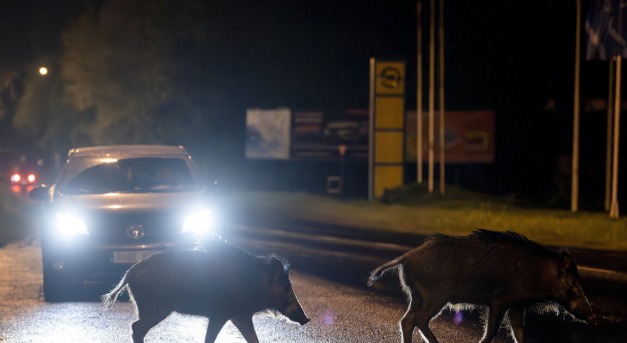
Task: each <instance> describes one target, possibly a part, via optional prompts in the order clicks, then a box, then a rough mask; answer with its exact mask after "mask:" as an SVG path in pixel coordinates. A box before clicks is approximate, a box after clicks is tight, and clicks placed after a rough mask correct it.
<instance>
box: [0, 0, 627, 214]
mask: <svg viewBox="0 0 627 343" xmlns="http://www.w3.org/2000/svg"><path fill="white" fill-rule="evenodd" d="M188 2H189V3H194V1H188ZM115 3H116V1H79V0H64V1H56V2H40V1H35V0H27V1H16V2H3V3H2V4H1V5H0V35H1V37H0V47H1V51H2V54H0V81H2V82H3V83H2V86H3V87H4V86H5V85H6V84H7V83H8V82H9V80H10V75H14V74H11V73H15V71H19V70H28V69H29V68H32V67H33V66H36V65H38V64H40V63H45V62H46V61H49V60H51V59H54V58H55V57H56V56H59V55H61V54H62V53H63V44H62V43H63V42H62V38H61V32H62V30H64V29H67V28H68V27H71V26H72V25H73V24H74V23H75V21H76V20H77V18H80V17H81V16H82V15H84V14H85V13H86V12H89V11H91V12H98V11H102V9H105V8H111V7H115ZM138 3H146V2H141V1H139V2H138ZM148 3H149V2H148ZM184 3H187V2H184ZM583 11H584V14H583V16H584V19H585V15H586V12H587V1H583ZM427 14H428V1H423V18H424V19H425V20H424V21H423V23H422V25H423V28H424V33H423V37H424V44H425V45H424V48H425V50H424V58H423V59H424V63H425V65H424V71H425V73H426V72H427V70H428V69H427V63H428V58H427V50H426V48H427V43H428V41H427V37H428V22H427V20H426V18H427V16H426V15H427ZM198 18H202V20H200V21H196V23H200V25H199V27H201V30H204V31H203V32H206V33H207V37H209V38H208V39H207V40H205V41H203V42H204V43H206V44H193V43H190V42H189V41H186V40H184V39H182V40H180V44H177V45H176V49H175V50H174V51H173V56H174V58H173V62H172V63H173V65H172V68H173V69H176V70H177V71H178V73H177V76H176V84H177V87H179V89H182V88H185V89H190V90H193V91H197V92H198V94H199V95H198V97H195V98H192V99H193V100H194V101H196V105H197V106H199V107H201V108H203V107H206V108H207V111H206V113H207V114H206V118H205V119H204V120H203V121H201V124H200V125H196V127H193V128H186V127H185V125H187V124H185V123H186V120H185V117H182V119H181V120H180V123H181V124H180V125H181V127H182V130H181V132H183V133H185V132H187V133H188V134H183V135H180V136H179V137H178V139H176V137H174V138H172V137H170V138H169V139H168V140H164V141H163V142H164V143H167V144H184V145H185V146H187V147H188V148H189V149H190V150H191V152H192V153H193V154H194V156H195V157H196V158H197V160H199V162H200V164H201V165H202V166H203V167H204V168H205V169H206V170H207V173H208V174H211V176H212V177H214V176H215V177H218V178H223V179H231V180H230V181H232V182H234V183H237V184H240V185H242V186H243V187H251V188H260V189H275V190H298V191H301V190H304V191H311V192H324V191H325V186H326V184H325V178H326V176H327V175H336V174H337V173H338V168H339V159H338V161H332V162H319V161H251V160H246V159H244V141H245V138H244V132H245V112H246V108H252V107H260V108H276V107H289V108H291V109H293V110H320V111H345V110H346V109H363V108H367V106H368V82H369V75H368V61H369V58H371V57H376V58H385V59H388V58H389V59H401V60H405V61H406V62H407V75H406V77H407V98H406V107H407V109H408V110H412V109H415V107H416V66H415V64H416V27H417V20H416V1H403V0H399V1H377V0H365V1H364V0H361V1H357V0H347V1H335V0H319V1H243V0H232V1H211V2H208V3H207V4H206V5H204V6H202V7H199V10H198ZM444 20H445V32H446V43H445V55H446V80H445V85H446V98H445V99H446V108H447V109H450V110H473V109H487V110H494V111H495V112H496V160H495V163H494V164H492V165H449V166H448V167H447V181H448V182H449V183H453V184H459V185H461V186H464V187H467V188H471V189H476V190H480V191H484V192H488V193H494V194H517V196H519V197H520V198H521V199H524V201H525V202H528V203H530V204H534V205H540V206H554V207H564V208H566V207H568V206H569V198H568V194H566V197H564V196H563V195H564V194H563V193H560V192H559V187H560V185H565V187H570V178H569V176H568V175H563V176H561V177H560V176H559V175H560V174H559V172H558V161H559V160H560V159H562V160H563V159H566V160H567V159H568V158H569V156H570V152H571V148H572V138H571V137H572V112H573V89H574V84H573V75H574V56H575V51H574V50H575V1H572V0H559V1H549V2H546V3H543V2H537V3H530V2H528V1H519V0H512V1H497V0H487V1H480V2H469V1H453V0H448V1H445V19H444ZM123 24H124V23H123V22H122V23H121V25H123ZM172 35H173V37H179V36H180V35H178V36H177V33H176V32H172ZM582 37H583V38H582V39H584V40H585V35H582ZM175 39H178V38H175ZM207 42H209V43H207ZM582 46H583V49H582V50H585V42H584V44H583V45H582ZM607 75H608V70H607V62H600V61H583V62H582V82H581V85H582V99H583V100H582V109H583V111H582V119H581V128H582V130H581V149H582V152H581V154H582V156H581V191H582V207H583V208H585V209H594V210H598V209H602V206H603V192H604V182H605V181H604V173H605V139H606V138H605V125H606V117H605V109H604V108H600V109H597V110H596V111H589V110H588V108H589V106H587V104H589V103H590V101H591V100H592V99H597V98H598V99H605V98H606V97H607ZM425 80H426V77H425ZM28 86H29V85H28V84H25V87H28ZM425 90H426V88H425ZM207 99H211V101H209V100H207ZM424 99H426V94H425V97H424ZM425 106H427V105H426V103H425ZM183 116H184V114H183ZM623 122H624V120H623ZM2 125H3V129H4V130H5V138H6V137H10V138H11V139H13V140H16V141H17V140H19V141H20V142H24V141H25V142H27V143H28V142H31V141H34V140H37V137H33V136H32V135H31V136H29V135H28V134H22V133H16V132H15V130H14V129H10V130H9V131H10V133H8V134H7V133H6V132H7V127H11V123H10V121H9V120H7V119H6V116H5V117H4V119H3V120H2ZM623 141H624V140H623ZM27 143H26V144H27ZM71 143H72V142H68V143H65V144H66V145H68V147H69V145H71ZM96 143H97V142H96ZM4 144H5V145H7V143H6V140H5V142H4ZM61 146H63V145H61ZM623 146H624V144H623ZM39 148H40V149H41V148H42V147H41V146H39ZM43 148H44V150H45V148H46V147H43ZM55 149H56V150H61V152H60V153H61V154H63V153H64V151H63V149H59V148H58V147H55ZM622 151H623V152H624V151H625V148H623V149H622ZM622 155H623V156H624V153H623V154H622ZM622 160H623V163H622V164H623V165H624V160H625V158H623V159H622ZM623 169H624V168H623ZM346 172H347V188H346V191H347V192H348V193H349V195H354V196H358V197H361V196H364V195H365V194H366V188H365V187H366V179H367V166H366V164H365V163H363V162H348V163H347V165H346ZM406 175H407V181H408V182H411V181H413V177H414V175H415V163H414V164H412V163H411V162H408V164H407V172H406ZM623 184H624V182H623ZM567 191H568V190H567ZM560 194H561V195H560ZM621 194H625V187H624V186H622V192H621Z"/></svg>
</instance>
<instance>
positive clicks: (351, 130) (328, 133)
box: [291, 110, 368, 160]
mask: <svg viewBox="0 0 627 343" xmlns="http://www.w3.org/2000/svg"><path fill="white" fill-rule="evenodd" d="M340 150H342V151H344V156H345V158H346V159H351V160H356V159H357V160H366V159H367V158H368V111H367V110H348V111H345V112H321V111H294V113H293V117H292V154H291V156H292V158H293V159H314V160H329V159H339V158H340V157H341V154H340Z"/></svg>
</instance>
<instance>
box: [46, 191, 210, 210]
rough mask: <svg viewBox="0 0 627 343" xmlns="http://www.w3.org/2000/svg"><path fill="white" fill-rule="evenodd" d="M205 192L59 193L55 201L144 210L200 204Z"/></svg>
mask: <svg viewBox="0 0 627 343" xmlns="http://www.w3.org/2000/svg"><path fill="white" fill-rule="evenodd" d="M203 194H204V193H203V192H194V193H188V192H185V193H180V192H177V193H106V194H81V195H64V194H58V195H57V197H56V199H55V201H54V203H55V204H56V206H62V207H79V208H82V209H87V210H98V211H107V210H109V211H115V212H142V211H152V210H159V209H167V208H183V207H189V206H196V205H200V204H201V202H202V201H203V200H204V197H203Z"/></svg>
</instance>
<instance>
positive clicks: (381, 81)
mask: <svg viewBox="0 0 627 343" xmlns="http://www.w3.org/2000/svg"><path fill="white" fill-rule="evenodd" d="M369 114H370V141H369V144H370V146H369V159H368V165H369V174H368V182H369V185H368V199H369V200H370V201H372V200H374V199H375V198H380V197H381V196H383V193H384V192H385V190H386V189H388V188H393V187H397V186H401V185H402V184H403V181H404V151H403V150H404V139H405V138H404V131H405V118H404V115H405V62H403V61H377V60H375V59H374V58H371V59H370V109H369Z"/></svg>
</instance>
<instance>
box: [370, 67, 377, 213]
mask: <svg viewBox="0 0 627 343" xmlns="http://www.w3.org/2000/svg"><path fill="white" fill-rule="evenodd" d="M375 63H376V62H375V59H374V58H370V104H369V106H368V118H369V136H368V201H374V138H375V137H374V113H375V108H374V106H375V102H374V97H375V94H374V86H375V77H376V76H375V75H374V73H375Z"/></svg>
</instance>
